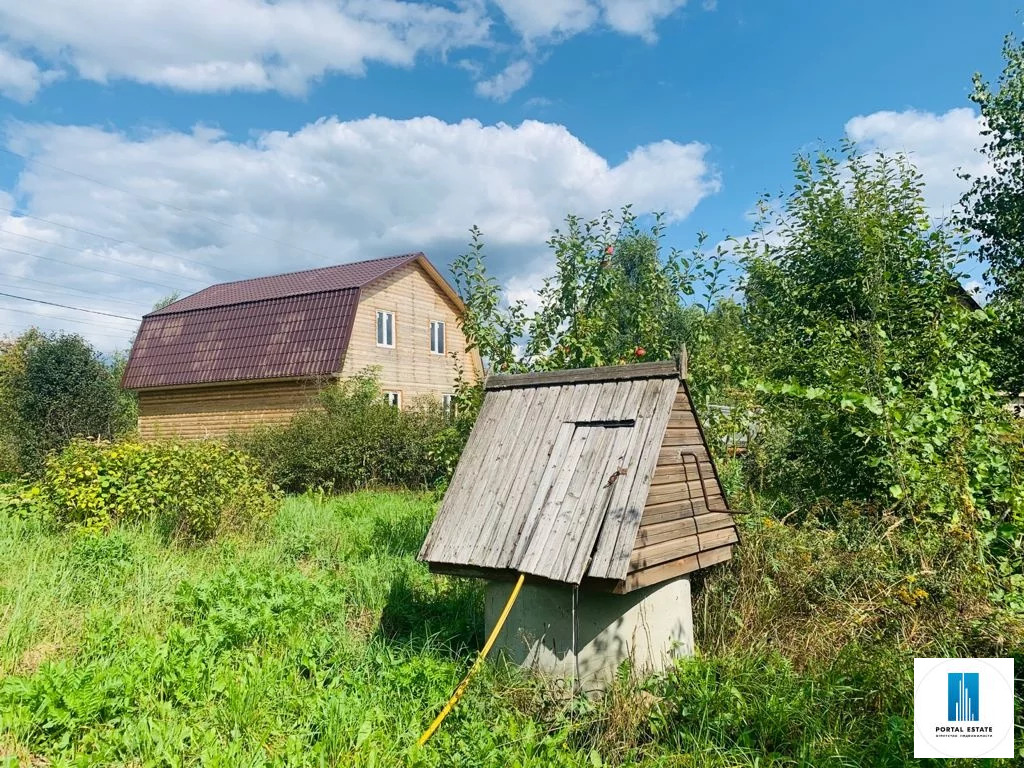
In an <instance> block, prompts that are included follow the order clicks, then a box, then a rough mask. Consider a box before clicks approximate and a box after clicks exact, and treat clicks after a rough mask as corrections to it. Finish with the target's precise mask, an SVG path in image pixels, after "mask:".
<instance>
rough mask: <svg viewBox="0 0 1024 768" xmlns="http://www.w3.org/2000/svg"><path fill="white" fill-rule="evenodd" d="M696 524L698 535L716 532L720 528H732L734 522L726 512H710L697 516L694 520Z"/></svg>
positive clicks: (734, 524)
mask: <svg viewBox="0 0 1024 768" xmlns="http://www.w3.org/2000/svg"><path fill="white" fill-rule="evenodd" d="M695 521H696V523H697V530H698V531H699V532H700V533H708V532H709V531H717V530H719V529H720V528H734V527H735V526H736V521H735V520H733V517H732V515H731V514H730V513H728V512H710V513H708V514H703V515H699V516H697V517H696V518H695Z"/></svg>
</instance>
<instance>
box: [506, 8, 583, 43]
mask: <svg viewBox="0 0 1024 768" xmlns="http://www.w3.org/2000/svg"><path fill="white" fill-rule="evenodd" d="M494 1H495V3H496V4H497V5H498V6H499V7H500V8H501V10H502V12H504V14H505V16H506V18H507V19H508V21H509V23H510V24H511V25H512V26H513V27H515V28H516V30H518V31H519V33H520V34H522V35H523V37H525V38H526V39H527V40H530V39H533V38H538V37H551V36H555V35H562V36H569V35H575V34H577V33H578V32H582V31H583V30H585V29H588V28H589V27H591V26H593V25H594V24H596V23H597V21H598V19H599V18H600V12H599V9H598V8H597V6H596V5H595V4H594V3H592V2H590V1H589V0H494Z"/></svg>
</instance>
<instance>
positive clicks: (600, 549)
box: [420, 363, 737, 591]
mask: <svg viewBox="0 0 1024 768" xmlns="http://www.w3.org/2000/svg"><path fill="white" fill-rule="evenodd" d="M655 483H657V485H656V484H655ZM736 540H737V538H736V533H735V526H734V524H733V520H732V516H731V514H729V513H728V511H727V510H726V509H725V501H724V498H723V494H722V490H721V486H720V485H719V482H718V477H717V475H716V474H715V470H714V466H713V464H712V462H711V456H710V454H709V453H708V451H707V446H706V444H705V442H704V438H703V434H702V432H701V430H700V426H699V424H698V423H697V421H696V418H695V416H694V414H693V409H692V406H691V403H690V398H689V394H688V392H687V389H686V384H685V381H684V380H682V379H681V377H680V375H679V370H678V368H677V366H676V365H674V364H672V363H647V364H640V365H630V366H620V367H606V368H590V369H583V370H576V371H556V372H550V373H534V374H523V375H515V376H492V377H490V378H489V379H488V380H487V385H486V395H485V398H484V403H483V406H482V408H481V411H480V414H479V416H478V418H477V422H476V426H475V427H474V429H473V432H472V434H471V435H470V438H469V442H468V443H467V445H466V449H465V451H464V453H463V455H462V458H461V460H460V461H459V466H458V468H457V469H456V472H455V476H454V477H453V478H452V482H451V485H450V486H449V488H448V492H447V493H446V494H445V498H444V501H443V502H442V504H441V508H440V510H439V512H438V514H437V517H436V518H435V520H434V523H433V525H432V526H431V528H430V532H429V533H428V535H427V539H426V541H425V542H424V544H423V547H422V549H421V550H420V559H422V560H425V561H427V562H428V563H429V564H430V565H431V567H432V568H433V569H434V570H436V571H442V572H449V573H462V574H471V575H485V576H486V575H488V574H489V573H490V574H492V575H494V574H497V573H509V572H519V573H526V574H530V575H533V576H536V577H539V578H542V579H548V580H552V581H559V582H566V583H570V584H580V583H582V582H584V581H585V580H590V581H596V582H602V583H604V585H605V586H611V587H614V588H616V589H618V590H620V591H628V590H629V589H634V588H637V587H640V586H645V585H647V584H649V583H656V582H657V581H661V580H664V579H667V578H671V577H672V576H673V575H678V574H681V573H686V572H689V571H692V570H696V569H697V568H700V567H703V566H704V565H710V564H711V563H712V562H718V561H720V560H721V559H725V557H727V556H728V555H729V554H731V546H732V544H733V543H735V542H736Z"/></svg>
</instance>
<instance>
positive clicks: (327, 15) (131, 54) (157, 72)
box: [0, 0, 489, 93]
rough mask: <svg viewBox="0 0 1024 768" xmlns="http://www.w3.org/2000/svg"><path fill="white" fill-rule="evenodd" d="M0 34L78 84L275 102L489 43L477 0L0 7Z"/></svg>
mask: <svg viewBox="0 0 1024 768" xmlns="http://www.w3.org/2000/svg"><path fill="white" fill-rule="evenodd" d="M0 28H2V29H3V31H4V34H5V35H6V36H7V38H8V39H10V40H12V41H15V42H16V43H18V44H19V45H21V46H23V47H25V48H32V49H33V50H34V51H36V52H37V53H38V54H39V55H40V56H43V57H47V58H49V59H51V60H56V61H61V62H65V63H66V64H67V65H68V66H70V67H71V68H73V69H74V70H75V71H76V72H77V73H78V74H79V76H81V77H83V78H86V79H89V80H95V81H99V82H106V81H108V80H111V79H117V78H124V79H129V80H135V81H138V82H142V83H148V84H153V85H162V86H169V87H171V88H176V89H181V90H186V91H218V90H228V89H246V90H279V91H283V92H287V93H300V92H302V91H303V90H304V89H305V88H306V87H307V86H308V84H309V83H310V81H312V80H314V79H316V78H318V77H321V76H323V75H325V74H327V73H330V72H340V73H344V74H349V75H359V74H362V72H363V71H364V68H365V66H366V64H367V63H368V62H382V63H385V64H391V65H396V66H409V65H411V64H412V63H413V62H414V61H415V59H416V57H417V56H418V55H420V54H423V53H443V52H444V51H445V50H447V49H449V48H455V47H466V46H472V45H478V44H481V43H483V42H485V41H486V40H487V38H488V34H489V22H488V19H487V17H486V15H485V13H484V8H483V5H482V2H480V0H465V2H463V3H461V4H458V5H457V6H455V7H448V6H447V5H441V4H437V3H418V2H405V1H403V0H277V1H276V2H272V1H271V0H217V2H215V3H211V2H207V0H134V2H132V3H125V2H123V0H90V2H84V3H83V2H71V1H70V0H32V2H21V1H20V0H0Z"/></svg>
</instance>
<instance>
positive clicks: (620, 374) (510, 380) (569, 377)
mask: <svg viewBox="0 0 1024 768" xmlns="http://www.w3.org/2000/svg"><path fill="white" fill-rule="evenodd" d="M677 375H678V374H677V372H676V367H675V365H674V364H673V363H635V364H633V365H608V366H602V367H600V368H575V369H570V370H564V371H539V372H537V373H519V374H498V375H494V376H488V377H487V380H486V382H485V384H484V386H485V388H486V389H487V390H494V389H511V388H514V387H538V386H550V385H562V384H582V383H590V382H603V381H622V380H624V379H654V378H667V377H670V376H677Z"/></svg>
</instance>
